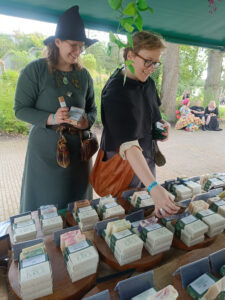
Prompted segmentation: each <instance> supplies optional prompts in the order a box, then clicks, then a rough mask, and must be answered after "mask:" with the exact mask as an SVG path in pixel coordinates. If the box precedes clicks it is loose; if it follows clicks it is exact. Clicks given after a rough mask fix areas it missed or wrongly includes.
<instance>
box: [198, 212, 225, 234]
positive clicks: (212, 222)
mask: <svg viewBox="0 0 225 300" xmlns="http://www.w3.org/2000/svg"><path fill="white" fill-rule="evenodd" d="M202 221H204V222H205V223H206V224H207V225H208V226H209V229H210V230H212V229H214V228H217V227H220V226H224V228H225V218H224V217H222V216H221V215H219V214H217V213H215V214H212V215H209V216H207V217H204V218H202Z"/></svg>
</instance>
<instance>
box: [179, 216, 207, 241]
mask: <svg viewBox="0 0 225 300" xmlns="http://www.w3.org/2000/svg"><path fill="white" fill-rule="evenodd" d="M184 231H185V232H186V233H187V234H189V235H190V237H191V238H193V239H194V238H197V237H199V236H201V235H203V234H204V233H206V232H207V231H208V226H207V225H206V224H205V223H204V222H202V221H201V220H198V221H196V222H193V223H190V224H188V225H186V226H185V227H184Z"/></svg>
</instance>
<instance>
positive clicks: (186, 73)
mask: <svg viewBox="0 0 225 300" xmlns="http://www.w3.org/2000/svg"><path fill="white" fill-rule="evenodd" d="M179 55H180V69H179V80H178V90H177V96H178V97H179V96H181V95H182V93H183V92H184V90H192V91H193V90H194V89H195V88H197V87H203V86H204V81H203V79H202V74H203V71H204V70H205V69H206V67H207V52H206V50H205V49H202V48H199V47H194V46H186V45H185V46H184V45H180V47H179Z"/></svg>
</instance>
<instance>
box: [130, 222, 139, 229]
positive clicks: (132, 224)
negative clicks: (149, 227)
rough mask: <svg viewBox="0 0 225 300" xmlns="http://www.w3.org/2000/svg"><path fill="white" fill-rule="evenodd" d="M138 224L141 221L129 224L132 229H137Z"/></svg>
mask: <svg viewBox="0 0 225 300" xmlns="http://www.w3.org/2000/svg"><path fill="white" fill-rule="evenodd" d="M140 222H141V221H136V222H132V223H131V226H132V228H136V227H138V226H139V224H140Z"/></svg>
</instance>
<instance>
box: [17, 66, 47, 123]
mask: <svg viewBox="0 0 225 300" xmlns="http://www.w3.org/2000/svg"><path fill="white" fill-rule="evenodd" d="M39 74H40V70H39V66H38V64H37V63H36V62H33V63H30V64H29V65H28V66H27V67H26V68H25V69H23V70H22V71H21V73H20V76H19V79H18V82H17V87H16V93H15V104H14V110H15V115H16V117H17V118H18V119H20V120H22V121H25V122H27V123H30V124H32V125H36V126H40V127H46V122H47V119H48V116H49V114H50V113H49V112H47V111H43V110H39V109H37V108H36V101H37V98H38V95H39V83H40V79H39V77H40V76H39Z"/></svg>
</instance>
